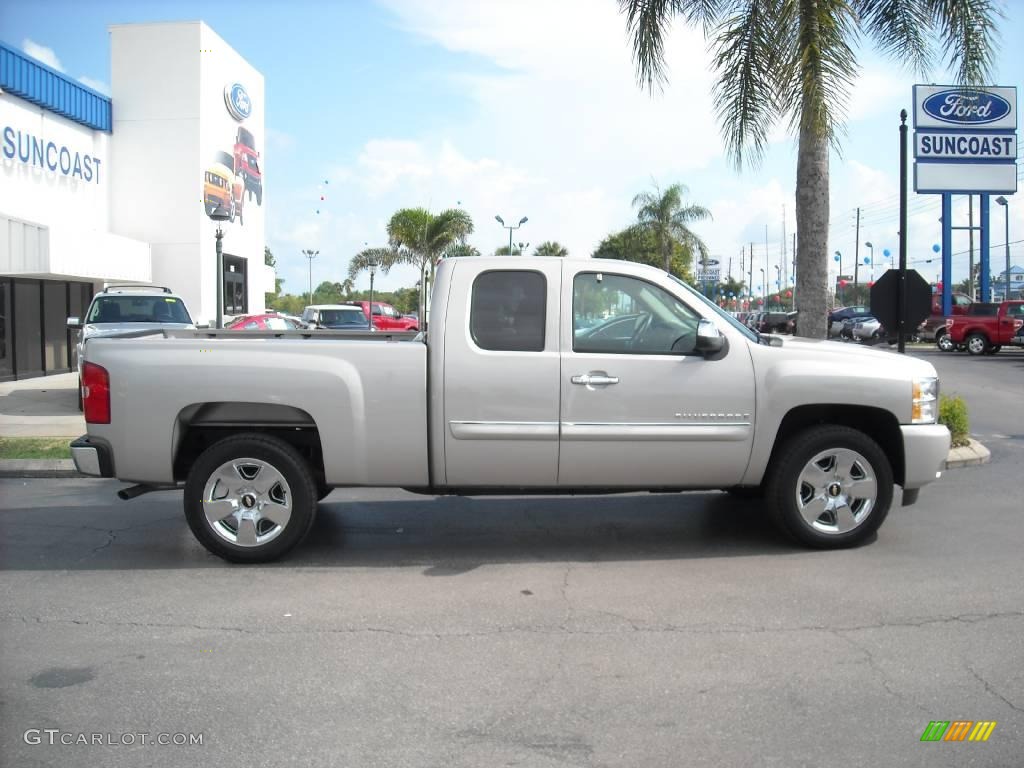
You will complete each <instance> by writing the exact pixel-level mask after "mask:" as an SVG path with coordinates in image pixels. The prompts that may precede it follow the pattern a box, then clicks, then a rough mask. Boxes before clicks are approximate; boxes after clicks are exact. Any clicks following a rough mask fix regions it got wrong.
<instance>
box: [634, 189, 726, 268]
mask: <svg viewBox="0 0 1024 768" xmlns="http://www.w3.org/2000/svg"><path fill="white" fill-rule="evenodd" d="M687 194H689V190H688V189H687V188H686V186H685V185H683V184H673V185H671V186H670V187H669V188H668V189H666V190H665V191H664V192H662V191H661V189H660V188H659V187H658V185H657V184H655V185H654V191H653V192H641V193H640V194H638V195H637V196H636V197H634V198H633V207H634V208H636V209H637V212H636V218H637V226H638V227H639V228H640V229H641V230H644V229H646V230H648V231H649V232H651V233H653V234H654V236H655V238H656V239H657V242H658V251H659V253H660V254H661V257H662V260H663V261H664V263H665V271H666V272H671V271H672V270H671V259H672V247H673V244H675V243H678V244H679V245H681V246H682V247H683V249H684V250H685V251H687V252H688V253H689V255H690V256H691V257H692V256H693V253H694V251H697V252H698V253H700V255H701V257H702V258H703V257H706V256H707V255H708V247H707V245H705V243H704V241H703V240H701V239H700V238H699V237H698V236H697V235H695V234H694V233H693V232H692V231H691V230H690V227H689V225H690V224H692V223H693V222H695V221H704V220H706V219H710V218H711V211H709V210H708V209H707V208H705V207H704V206H702V205H695V204H693V205H683V198H684V197H685V196H686V195H687Z"/></svg>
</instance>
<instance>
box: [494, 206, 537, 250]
mask: <svg viewBox="0 0 1024 768" xmlns="http://www.w3.org/2000/svg"><path fill="white" fill-rule="evenodd" d="M494 220H495V221H497V222H498V223H499V224H501V226H502V227H503V228H505V229H507V230H508V255H509V256H511V255H512V230H514V229H519V228H520V227H521V226H523V224H525V223H526V222H528V221H529V219H528V218H527V217H526V216H523V218H521V219H520V220H519V223H518V224H516V225H514V226H513V225H509V224H506V223H505V220H504V219H503V218H501V216H495V217H494Z"/></svg>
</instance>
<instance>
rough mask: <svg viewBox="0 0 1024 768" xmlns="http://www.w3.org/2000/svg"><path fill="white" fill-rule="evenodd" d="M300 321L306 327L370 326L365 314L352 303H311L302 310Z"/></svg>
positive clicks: (364, 328)
mask: <svg viewBox="0 0 1024 768" xmlns="http://www.w3.org/2000/svg"><path fill="white" fill-rule="evenodd" d="M302 322H304V323H305V324H306V327H307V328H332V329H334V330H344V331H358V330H369V328H370V324H369V322H367V320H366V315H365V314H363V311H362V310H361V309H360V308H359V307H357V306H353V305H352V304H311V305H310V306H308V307H306V308H305V309H304V310H303V312H302Z"/></svg>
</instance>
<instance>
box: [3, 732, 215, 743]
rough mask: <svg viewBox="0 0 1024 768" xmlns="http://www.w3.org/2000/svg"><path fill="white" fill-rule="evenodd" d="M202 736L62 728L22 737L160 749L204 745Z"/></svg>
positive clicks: (36, 739)
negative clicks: (95, 731) (156, 747)
mask: <svg viewBox="0 0 1024 768" xmlns="http://www.w3.org/2000/svg"><path fill="white" fill-rule="evenodd" d="M204 735H205V734H202V733H155V734H154V733H150V732H148V731H134V732H133V731H126V732H124V733H111V732H107V733H87V732H85V731H62V730H60V729H59V728H29V729H28V730H27V731H25V733H24V734H23V735H22V739H23V740H24V741H25V743H26V744H29V745H32V746H37V745H39V744H48V745H51V746H55V745H60V746H65V747H71V746H91V747H133V746H136V745H139V744H141V745H143V746H151V745H153V744H156V745H157V746H161V747H195V746H202V744H203V737H204Z"/></svg>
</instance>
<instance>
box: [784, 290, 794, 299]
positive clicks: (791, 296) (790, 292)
mask: <svg viewBox="0 0 1024 768" xmlns="http://www.w3.org/2000/svg"><path fill="white" fill-rule="evenodd" d="M786 298H787V299H792V298H793V292H792V291H786Z"/></svg>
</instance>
